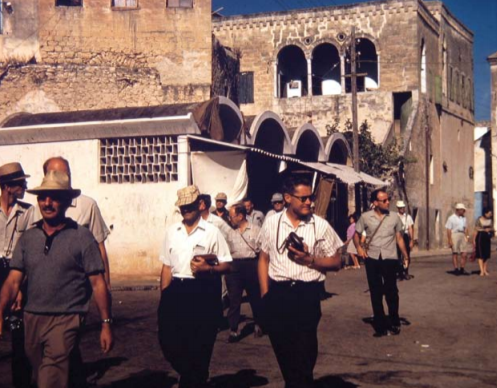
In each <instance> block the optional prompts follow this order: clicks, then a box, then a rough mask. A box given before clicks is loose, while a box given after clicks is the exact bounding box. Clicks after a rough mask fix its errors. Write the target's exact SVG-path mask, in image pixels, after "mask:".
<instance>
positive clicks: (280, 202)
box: [273, 201, 283, 205]
mask: <svg viewBox="0 0 497 388" xmlns="http://www.w3.org/2000/svg"><path fill="white" fill-rule="evenodd" d="M275 203H279V204H280V205H281V204H282V203H283V201H274V202H273V204H275Z"/></svg>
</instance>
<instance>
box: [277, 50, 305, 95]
mask: <svg viewBox="0 0 497 388" xmlns="http://www.w3.org/2000/svg"><path fill="white" fill-rule="evenodd" d="M277 72H278V74H277V82H278V88H277V90H278V97H280V98H291V97H301V96H306V95H307V91H308V85H307V60H306V59H305V55H304V52H303V51H302V49H301V48H300V47H298V46H294V45H291V46H286V47H283V48H282V49H281V51H280V52H279V53H278V66H277Z"/></svg>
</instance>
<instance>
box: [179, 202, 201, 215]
mask: <svg viewBox="0 0 497 388" xmlns="http://www.w3.org/2000/svg"><path fill="white" fill-rule="evenodd" d="M195 210H198V204H197V203H193V204H191V205H184V206H180V207H179V211H180V212H181V213H190V212H192V211H195Z"/></svg>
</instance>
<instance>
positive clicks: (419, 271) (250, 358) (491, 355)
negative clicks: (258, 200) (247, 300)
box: [0, 256, 497, 388]
mask: <svg viewBox="0 0 497 388" xmlns="http://www.w3.org/2000/svg"><path fill="white" fill-rule="evenodd" d="M450 269H451V263H450V257H449V256H444V257H433V258H431V257H425V258H418V259H415V262H414V263H413V266H412V274H413V275H415V278H414V279H412V280H409V281H403V282H399V288H400V298H401V300H400V301H401V317H402V318H403V325H402V332H401V334H400V335H399V336H388V337H382V338H375V337H373V335H372V334H373V329H372V328H371V326H370V325H369V324H368V323H367V321H368V318H370V315H371V307H370V301H369V293H368V290H367V289H368V287H367V282H366V277H365V270H364V269H361V270H347V271H341V272H339V273H338V274H329V275H328V279H327V285H326V287H327V291H328V292H330V293H331V294H332V295H331V296H330V298H328V299H327V300H325V301H323V303H322V310H323V317H322V319H321V323H320V327H319V347H320V354H319V358H318V362H317V366H316V369H315V377H316V380H317V387H339V388H342V387H346V388H349V387H350V388H353V387H361V388H362V387H382V388H387V387H409V388H431V387H441V388H442V387H443V388H448V387H450V388H459V387H461V388H462V387H468V388H469V387H471V388H474V387H478V388H485V387H497V368H496V360H497V331H496V318H497V309H496V307H497V306H496V300H497V298H496V297H497V287H496V286H497V265H496V264H495V258H494V259H492V261H491V262H490V265H489V271H490V272H491V273H490V276H489V277H484V278H481V277H480V276H478V273H477V272H474V273H471V275H469V276H454V275H451V274H448V273H447V272H446V271H448V270H450ZM467 270H469V272H471V271H477V264H475V263H471V264H469V265H468V266H467ZM158 298H159V293H158V291H157V290H152V291H117V292H114V294H113V299H114V316H115V321H116V323H115V325H114V329H115V336H116V346H115V348H114V350H113V351H112V352H111V354H109V355H108V356H103V355H102V354H100V351H99V346H98V334H99V325H98V324H96V323H95V322H97V321H98V319H97V316H96V314H95V312H94V311H92V312H91V314H90V315H89V320H88V323H89V324H88V326H87V333H86V334H85V337H84V339H83V342H82V345H81V347H82V352H83V356H84V358H85V361H86V369H87V373H88V375H89V379H90V381H92V382H93V383H94V384H95V385H96V386H98V387H118V388H124V387H126V388H127V387H138V388H159V387H160V388H167V387H173V386H175V384H176V383H177V376H176V374H175V373H174V372H173V371H172V370H171V369H170V367H169V366H168V364H167V363H166V362H165V361H164V359H163V357H162V354H161V352H160V349H159V346H158V343H157V331H156V308H157V305H158ZM244 312H245V313H246V314H247V316H248V317H250V315H251V314H250V310H249V308H248V305H247V304H245V305H244ZM365 321H366V322H365ZM246 322H247V323H250V319H247V321H246ZM227 338H228V332H227V331H222V332H220V333H219V335H218V338H217V342H216V346H215V350H214V356H213V359H212V362H211V377H212V381H214V382H215V383H216V384H215V386H216V387H240V388H241V387H243V388H245V387H258V386H265V387H282V386H283V382H282V378H281V375H280V372H279V369H278V365H277V363H276V359H275V357H274V354H273V352H272V348H271V346H270V343H269V340H268V338H267V337H263V338H259V339H256V338H253V336H252V335H248V336H247V337H245V338H243V340H242V341H241V342H239V343H236V344H228V343H227ZM9 345H10V344H9V343H8V340H7V341H2V342H1V343H0V376H1V377H0V386H1V387H9V386H10V356H9Z"/></svg>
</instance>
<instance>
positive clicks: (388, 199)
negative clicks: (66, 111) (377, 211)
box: [377, 198, 392, 203]
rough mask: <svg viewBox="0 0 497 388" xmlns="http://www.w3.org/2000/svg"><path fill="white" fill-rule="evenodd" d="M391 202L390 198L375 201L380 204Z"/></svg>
mask: <svg viewBox="0 0 497 388" xmlns="http://www.w3.org/2000/svg"><path fill="white" fill-rule="evenodd" d="M391 200H392V199H391V198H385V199H377V201H378V202H381V203H387V202H390V201H391Z"/></svg>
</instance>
